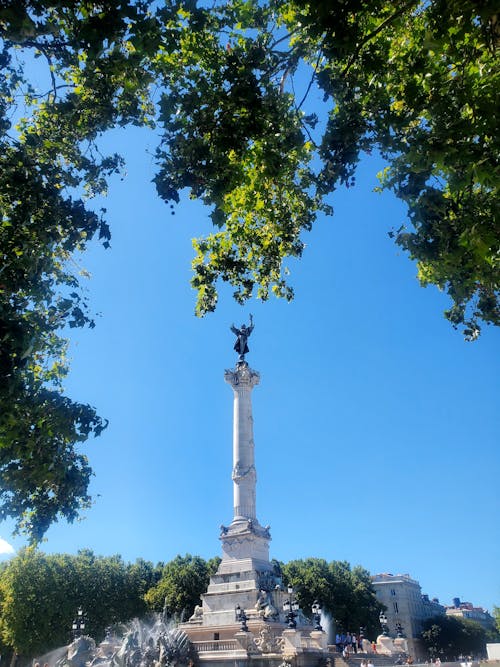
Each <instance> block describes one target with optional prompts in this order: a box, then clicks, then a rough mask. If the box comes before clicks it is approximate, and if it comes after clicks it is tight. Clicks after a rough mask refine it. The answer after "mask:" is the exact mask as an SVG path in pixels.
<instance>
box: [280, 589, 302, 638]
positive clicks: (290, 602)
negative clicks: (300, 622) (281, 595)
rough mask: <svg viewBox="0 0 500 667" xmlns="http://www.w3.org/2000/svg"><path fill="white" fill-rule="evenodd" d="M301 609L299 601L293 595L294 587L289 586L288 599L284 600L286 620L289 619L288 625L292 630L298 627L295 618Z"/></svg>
mask: <svg viewBox="0 0 500 667" xmlns="http://www.w3.org/2000/svg"><path fill="white" fill-rule="evenodd" d="M298 610H299V603H298V602H297V600H296V599H295V598H294V597H293V588H292V586H288V599H287V600H285V601H284V602H283V611H284V612H285V613H286V620H287V621H288V627H289V628H290V629H291V630H294V629H295V628H296V627H297V623H296V621H295V618H296V617H297V612H298Z"/></svg>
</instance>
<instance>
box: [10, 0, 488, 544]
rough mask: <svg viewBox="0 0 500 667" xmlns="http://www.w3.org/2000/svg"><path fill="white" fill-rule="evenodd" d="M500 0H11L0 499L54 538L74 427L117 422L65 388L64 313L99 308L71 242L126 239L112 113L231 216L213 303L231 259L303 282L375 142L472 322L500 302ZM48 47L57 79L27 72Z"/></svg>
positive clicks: (231, 273)
mask: <svg viewBox="0 0 500 667" xmlns="http://www.w3.org/2000/svg"><path fill="white" fill-rule="evenodd" d="M496 12H497V7H496V3H495V2H493V0H460V1H459V0H448V1H447V2H444V0H431V1H430V2H429V1H424V0H398V1H397V2H389V1H388V0H375V1H371V0H370V2H368V0H341V1H340V0H339V1H338V2H335V3H318V2H312V1H311V0H267V1H260V0H226V1H222V0H219V1H217V2H214V3H213V4H210V6H209V7H208V5H207V6H205V5H204V4H203V3H200V6H199V5H198V4H197V3H196V2H195V1H194V0H168V1H167V2H165V3H164V4H163V5H160V6H157V5H156V4H155V3H149V2H145V1H142V0H110V1H109V2H106V3H104V4H103V3H101V2H97V1H94V0H77V1H76V2H68V1H67V0H66V1H65V0H58V1H57V2H53V1H52V2H50V1H49V0H15V1H14V0H12V1H11V2H3V3H1V6H0V39H1V40H2V41H1V42H0V210H1V221H0V253H1V256H2V263H1V269H0V271H1V273H0V345H1V349H0V373H1V377H0V415H1V417H0V482H1V488H2V494H1V495H0V518H5V517H8V516H10V517H13V518H14V519H15V520H16V521H17V525H18V528H19V529H22V530H25V531H27V532H28V533H29V534H30V535H31V538H32V539H33V540H34V541H36V540H38V539H39V538H40V537H41V536H42V535H43V533H44V532H45V530H46V528H47V526H48V525H49V524H50V523H51V522H53V521H55V520H57V519H58V518H59V517H65V518H67V519H69V520H72V519H74V518H75V516H77V514H78V512H79V511H80V509H81V508H82V507H85V506H87V505H88V503H89V502H90V498H89V496H88V492H87V489H88V482H89V477H90V474H91V471H90V468H89V466H88V462H87V459H86V458H85V457H84V456H83V455H81V454H79V452H78V449H77V445H78V443H80V442H83V441H84V440H86V439H87V438H88V437H89V435H90V434H94V435H98V434H99V433H100V432H101V431H102V429H103V427H104V425H105V424H104V422H103V420H101V419H100V418H99V417H98V416H97V414H96V412H95V410H94V409H93V408H91V407H90V406H88V405H84V404H80V403H76V402H74V401H72V400H70V399H69V398H68V397H64V396H63V395H62V381H63V378H64V376H65V374H66V372H67V362H66V357H65V350H66V342H65V339H64V337H63V333H64V329H65V328H67V327H81V326H93V321H92V317H91V315H90V314H89V312H88V308H87V305H86V298H85V294H84V291H83V288H82V285H81V278H82V275H81V272H79V269H78V267H76V266H75V264H74V260H72V257H73V255H74V253H75V252H81V251H83V250H85V248H86V247H87V246H88V244H89V243H90V242H91V241H92V240H93V239H95V238H100V239H101V241H102V242H103V244H104V245H105V246H108V245H109V239H110V230H109V228H108V226H107V224H106V221H105V217H104V216H105V211H104V210H102V209H101V210H94V208H93V207H92V201H91V199H92V197H95V196H98V195H104V194H105V193H106V189H107V181H108V179H109V177H110V176H111V175H112V174H114V173H117V172H120V170H121V168H122V160H121V158H120V157H119V156H118V155H111V156H103V155H102V154H101V153H100V150H99V139H100V137H101V136H102V135H103V133H104V132H106V131H107V130H109V129H110V128H113V127H116V126H126V125H129V124H135V125H154V124H155V123H156V126H157V128H158V131H159V132H160V143H159V146H158V150H157V153H156V160H157V174H156V177H155V182H156V187H157V190H158V194H159V196H160V197H161V198H163V199H164V200H165V201H166V202H169V203H170V205H172V202H178V201H179V200H180V196H181V194H182V192H183V191H185V190H188V191H189V193H190V196H192V197H197V198H200V199H201V200H202V201H203V202H204V203H205V204H206V205H207V206H209V207H210V209H211V218H212V221H213V224H214V228H215V230H214V232H213V233H212V234H208V235H207V236H206V237H204V238H200V239H196V240H195V241H194V245H195V250H196V256H195V259H194V262H193V268H194V277H193V281H192V282H193V286H194V287H195V288H196V290H197V292H198V303H197V313H198V314H199V315H203V314H205V313H207V312H209V311H211V310H213V309H214V308H215V306H216V303H217V289H218V285H219V282H220V281H221V280H222V281H225V282H228V283H229V284H230V285H231V286H232V287H233V289H234V295H235V298H236V299H237V300H238V301H239V302H243V301H245V300H246V299H247V298H249V297H250V296H251V295H252V294H253V293H254V292H256V294H257V296H259V297H260V298H262V299H267V298H268V296H269V295H270V294H272V293H274V294H275V295H277V296H282V297H285V298H287V299H290V298H292V296H293V290H292V287H291V286H290V284H289V283H288V280H287V274H288V268H287V266H286V262H287V260H288V258H290V257H292V258H297V257H300V256H301V254H302V252H303V250H304V240H303V236H304V231H308V230H310V229H311V227H312V226H313V224H314V221H315V219H316V216H317V215H318V212H330V210H331V209H330V208H329V202H328V197H329V196H330V195H331V193H333V192H334V191H335V189H336V188H337V187H339V186H340V185H345V186H347V187H350V186H351V185H353V184H354V179H355V168H356V165H357V163H358V161H359V158H360V155H362V154H363V153H364V152H370V151H373V150H377V151H379V152H380V153H381V154H382V155H383V157H384V158H385V159H386V161H387V168H386V169H385V170H384V172H383V173H382V175H381V180H382V183H381V187H383V188H388V189H390V190H392V191H394V193H395V194H396V196H398V197H399V198H400V199H402V200H403V201H404V202H405V203H406V204H407V206H408V212H409V223H408V224H407V226H405V225H402V226H401V227H400V228H399V229H398V230H397V231H392V232H391V234H392V235H393V237H394V238H395V240H396V243H397V244H398V245H399V246H401V247H402V248H404V249H405V250H406V251H407V252H408V253H409V255H410V256H411V257H412V258H413V259H415V260H416V261H417V265H418V275H419V279H420V281H421V283H422V284H423V285H427V284H435V285H437V286H438V287H440V288H441V289H443V290H446V291H447V293H448V294H449V296H450V298H451V300H452V305H451V307H450V308H449V310H448V311H447V312H446V316H447V317H448V319H449V320H450V321H451V322H452V324H453V325H454V326H459V325H464V331H465V334H466V336H467V337H468V338H469V339H474V338H476V337H477V335H478V334H479V331H480V322H481V321H482V322H486V323H492V324H499V322H500V307H499V302H498V296H499V292H498V276H499V256H500V254H499V253H500V251H499V237H500V224H499V220H498V197H497V190H498V180H499V165H498V154H499V150H498V149H499V139H498V132H497V128H496V118H495V112H494V110H495V109H496V108H498V107H499V106H500V104H499V102H500V100H499V96H500V92H499V91H500V85H499V80H498V79H499V75H498V54H497V52H498V42H499V23H498V19H497V13H496ZM23 59H24V60H23ZM24 63H26V65H25V64H24ZM35 63H37V65H36V66H35ZM40 63H44V65H45V74H46V76H45V79H46V82H47V87H46V89H45V90H38V89H36V88H35V85H34V82H33V81H31V80H30V72H32V71H37V72H38V73H39V72H40V71H43V68H42V67H41V66H40ZM304 78H305V79H306V80H308V81H309V83H308V84H307V85H302V87H301V81H303V80H304ZM315 89H319V90H320V91H321V93H322V94H323V98H324V107H323V113H322V114H320V116H322V118H320V119H319V121H318V115H316V113H315V112H316V111H317V109H308V108H307V107H308V105H309V100H308V95H309V92H310V91H311V90H315ZM13 119H15V120H16V121H17V122H15V126H14V127H12V126H11V125H12V122H13Z"/></svg>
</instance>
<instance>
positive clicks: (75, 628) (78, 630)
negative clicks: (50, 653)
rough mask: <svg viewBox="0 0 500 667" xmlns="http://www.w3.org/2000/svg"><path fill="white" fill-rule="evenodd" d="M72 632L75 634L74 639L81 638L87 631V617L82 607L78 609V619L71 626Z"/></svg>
mask: <svg viewBox="0 0 500 667" xmlns="http://www.w3.org/2000/svg"><path fill="white" fill-rule="evenodd" d="M71 631H72V633H73V639H76V638H77V637H80V636H81V635H82V634H83V633H84V631H85V616H84V614H83V609H82V608H81V607H78V609H77V612H76V617H75V619H74V620H73V623H72V624H71Z"/></svg>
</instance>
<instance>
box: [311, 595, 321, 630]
mask: <svg viewBox="0 0 500 667" xmlns="http://www.w3.org/2000/svg"><path fill="white" fill-rule="evenodd" d="M311 611H312V617H313V623H314V629H315V630H320V631H323V628H322V627H321V607H320V604H319V602H318V601H317V600H314V602H313V604H312V607H311Z"/></svg>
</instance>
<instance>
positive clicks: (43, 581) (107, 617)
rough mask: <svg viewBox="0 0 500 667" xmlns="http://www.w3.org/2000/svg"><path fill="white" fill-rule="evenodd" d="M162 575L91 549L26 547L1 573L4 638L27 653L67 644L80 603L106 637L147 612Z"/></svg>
mask: <svg viewBox="0 0 500 667" xmlns="http://www.w3.org/2000/svg"><path fill="white" fill-rule="evenodd" d="M158 577H159V570H158V569H157V568H154V567H153V565H152V563H148V562H147V561H144V560H138V561H136V562H135V563H134V564H126V563H124V562H123V560H122V559H121V557H120V556H108V557H102V556H96V555H95V554H94V553H93V552H92V551H89V550H85V551H80V552H79V553H78V554H77V555H76V556H71V555H68V554H51V555H48V554H43V553H41V552H39V551H36V550H34V549H27V550H24V551H22V552H21V553H20V554H19V555H18V556H16V557H15V558H13V559H12V560H11V561H10V562H9V563H8V564H7V565H6V567H5V568H4V569H3V570H2V572H1V573H0V637H1V640H2V642H3V643H4V644H5V645H6V646H7V647H9V648H10V649H11V650H13V651H15V652H16V653H18V654H21V655H24V656H27V657H33V656H35V655H41V654H43V653H45V652H47V651H49V650H52V649H54V648H57V647H58V646H64V645H66V644H67V643H68V640H69V639H70V638H71V637H70V634H71V633H70V631H71V624H72V621H73V619H74V617H75V615H76V612H77V609H78V607H79V606H81V607H82V608H83V609H84V611H85V614H86V618H87V630H88V633H89V635H90V636H92V637H94V638H95V639H97V640H100V639H102V638H103V637H104V630H105V628H106V627H107V626H108V625H112V624H114V623H119V622H124V621H128V620H130V619H131V618H134V617H136V616H142V615H143V614H144V613H145V612H146V609H147V607H146V603H145V600H144V596H145V594H146V592H147V591H148V590H149V589H150V588H151V587H152V586H153V585H154V584H155V583H156V581H157V580H158Z"/></svg>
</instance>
